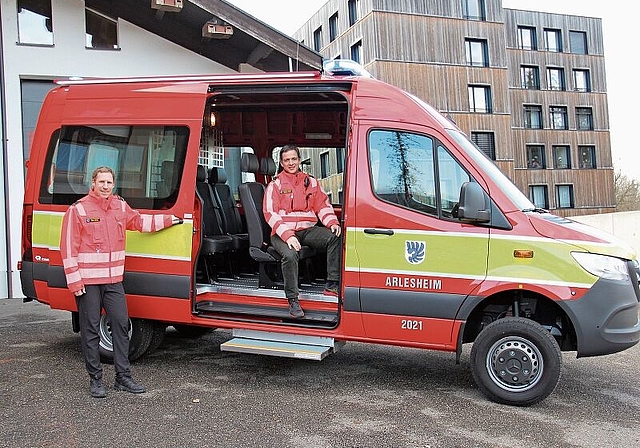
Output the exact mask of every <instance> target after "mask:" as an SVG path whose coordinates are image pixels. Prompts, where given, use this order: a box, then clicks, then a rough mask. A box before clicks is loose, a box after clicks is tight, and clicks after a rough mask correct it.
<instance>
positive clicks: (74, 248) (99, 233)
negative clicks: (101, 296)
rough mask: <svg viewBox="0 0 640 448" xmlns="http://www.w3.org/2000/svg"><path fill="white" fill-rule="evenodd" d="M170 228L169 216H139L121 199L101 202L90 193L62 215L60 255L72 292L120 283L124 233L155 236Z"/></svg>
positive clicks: (98, 197) (113, 198) (170, 220)
mask: <svg viewBox="0 0 640 448" xmlns="http://www.w3.org/2000/svg"><path fill="white" fill-rule="evenodd" d="M171 225H172V216H171V215H141V214H140V213H138V212H137V211H136V210H133V209H132V208H131V207H129V205H128V204H127V203H126V202H125V200H124V199H122V198H121V197H120V196H115V195H111V196H110V197H109V198H107V199H104V198H102V197H100V196H99V195H97V194H95V193H94V192H93V190H92V191H91V192H89V194H88V195H87V196H85V197H83V198H82V199H80V200H79V201H77V202H76V203H75V204H73V205H72V206H71V207H69V209H68V210H67V212H66V213H65V215H64V218H63V220H62V233H61V236H60V254H61V255H62V264H63V266H64V273H65V276H66V277H67V286H68V287H69V289H70V290H71V292H74V293H75V292H76V291H80V290H81V289H82V288H83V287H84V285H102V284H108V283H117V282H120V281H122V277H123V275H124V258H125V252H124V249H125V236H126V232H125V230H138V231H140V232H155V231H157V230H160V229H164V228H165V227H170V226H171Z"/></svg>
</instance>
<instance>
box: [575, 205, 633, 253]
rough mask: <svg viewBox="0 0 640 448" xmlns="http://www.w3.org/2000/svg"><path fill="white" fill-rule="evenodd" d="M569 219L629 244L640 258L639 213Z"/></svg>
mask: <svg viewBox="0 0 640 448" xmlns="http://www.w3.org/2000/svg"><path fill="white" fill-rule="evenodd" d="M571 219H573V220H575V221H578V222H582V223H584V224H588V225H590V226H592V227H596V228H598V229H600V230H604V231H605V232H609V233H611V234H612V235H615V236H616V237H618V238H620V239H621V240H624V241H626V242H627V243H629V244H630V245H631V246H632V247H633V248H634V249H635V251H636V255H639V256H640V211H635V212H618V213H605V214H601V215H587V216H575V217H572V218H571Z"/></svg>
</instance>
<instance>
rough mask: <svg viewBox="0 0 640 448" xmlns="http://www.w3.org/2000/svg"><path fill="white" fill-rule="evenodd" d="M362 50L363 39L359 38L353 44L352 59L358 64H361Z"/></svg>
mask: <svg viewBox="0 0 640 448" xmlns="http://www.w3.org/2000/svg"><path fill="white" fill-rule="evenodd" d="M361 52H362V41H361V40H359V41H358V42H356V43H355V44H353V45H352V46H351V60H352V61H355V62H357V63H358V64H361V63H362V62H361V57H362V55H361V54H360V53H361Z"/></svg>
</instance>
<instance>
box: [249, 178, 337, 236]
mask: <svg viewBox="0 0 640 448" xmlns="http://www.w3.org/2000/svg"><path fill="white" fill-rule="evenodd" d="M262 211H263V212H264V218H265V219H266V221H267V222H268V223H269V226H271V234H272V235H274V234H278V236H279V237H280V238H282V240H283V241H287V240H288V239H289V238H291V237H292V236H294V235H295V231H296V230H302V229H307V228H309V227H312V226H315V225H316V224H317V222H318V219H320V222H321V223H322V224H323V225H324V226H325V227H331V226H332V225H334V224H338V218H337V217H336V214H335V213H334V211H333V207H332V206H331V204H330V203H329V198H328V197H327V194H326V193H325V192H324V190H323V189H322V186H321V185H320V183H319V182H318V181H317V180H316V179H315V178H314V177H312V176H309V175H308V174H306V173H303V172H302V171H298V172H297V173H296V174H289V173H287V172H285V171H283V172H281V173H280V174H278V177H276V178H275V179H274V180H273V181H271V183H269V185H268V186H267V189H266V190H265V193H264V201H263V204H262Z"/></svg>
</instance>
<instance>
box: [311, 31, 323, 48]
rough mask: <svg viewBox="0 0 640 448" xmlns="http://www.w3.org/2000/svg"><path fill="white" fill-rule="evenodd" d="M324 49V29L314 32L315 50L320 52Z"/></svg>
mask: <svg viewBox="0 0 640 448" xmlns="http://www.w3.org/2000/svg"><path fill="white" fill-rule="evenodd" d="M321 48H322V27H320V28H318V29H317V30H315V31H314V32H313V49H314V50H316V51H320V49H321Z"/></svg>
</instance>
